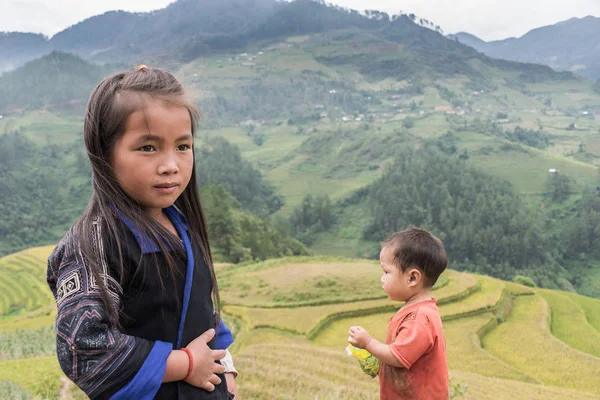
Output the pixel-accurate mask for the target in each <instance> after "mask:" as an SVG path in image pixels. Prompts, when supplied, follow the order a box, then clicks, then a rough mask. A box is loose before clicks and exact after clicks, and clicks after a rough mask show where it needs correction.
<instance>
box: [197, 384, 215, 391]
mask: <svg viewBox="0 0 600 400" xmlns="http://www.w3.org/2000/svg"><path fill="white" fill-rule="evenodd" d="M200 388H202V389H204V390H206V391H207V392H212V391H214V390H215V385H213V384H212V383H210V382H204V383H203V384H202V385H200Z"/></svg>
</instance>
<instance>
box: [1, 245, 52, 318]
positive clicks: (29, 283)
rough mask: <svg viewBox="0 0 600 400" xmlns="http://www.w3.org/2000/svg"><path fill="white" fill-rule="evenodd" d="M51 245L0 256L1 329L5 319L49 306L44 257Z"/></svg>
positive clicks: (49, 297) (50, 303)
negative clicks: (0, 275) (2, 276)
mask: <svg viewBox="0 0 600 400" xmlns="http://www.w3.org/2000/svg"><path fill="white" fill-rule="evenodd" d="M52 249H53V246H44V247H38V248H32V249H28V250H24V251H22V252H19V253H15V254H11V255H8V256H5V257H2V258H0V273H1V274H4V278H3V279H2V280H1V281H0V289H2V290H1V291H0V329H1V327H2V323H3V322H5V321H6V320H12V319H14V318H17V317H23V316H24V315H27V314H30V313H32V312H34V311H36V310H39V309H41V308H45V307H48V306H49V305H52V304H53V302H54V300H53V297H52V294H51V292H50V289H49V288H48V285H47V283H46V279H45V277H46V266H47V261H46V259H47V257H48V255H49V254H50V252H51V251H52Z"/></svg>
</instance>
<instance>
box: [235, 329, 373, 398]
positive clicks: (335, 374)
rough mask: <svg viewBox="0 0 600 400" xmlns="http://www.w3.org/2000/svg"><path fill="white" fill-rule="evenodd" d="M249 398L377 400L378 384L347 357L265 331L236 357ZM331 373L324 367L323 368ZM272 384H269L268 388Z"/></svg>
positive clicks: (243, 392) (244, 392)
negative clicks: (242, 372)
mask: <svg viewBox="0 0 600 400" xmlns="http://www.w3.org/2000/svg"><path fill="white" fill-rule="evenodd" d="M235 362H236V368H238V369H240V370H242V371H245V372H244V374H240V377H239V378H238V379H239V380H238V385H239V388H240V389H239V391H240V396H242V397H243V398H245V399H256V400H258V399H265V400H267V399H268V400H271V399H282V400H284V399H285V400H287V399H298V400H303V399H306V400H309V399H310V400H312V399H317V398H318V399H329V400H334V399H357V400H358V399H365V400H366V399H373V400H375V399H377V398H378V397H379V394H378V387H377V382H376V380H373V379H371V378H368V377H367V376H366V375H364V374H363V373H362V371H361V370H360V367H359V366H358V364H357V363H356V362H355V361H354V360H353V359H351V358H350V357H348V356H347V355H346V354H345V352H344V351H343V349H342V350H340V351H332V350H327V349H320V348H318V347H315V346H313V345H312V344H311V343H310V342H308V341H307V340H306V339H305V338H302V337H298V336H292V335H286V334H283V333H281V332H277V331H273V330H268V329H260V330H256V331H254V332H253V340H252V342H250V344H249V345H248V346H247V347H244V348H243V349H241V350H240V352H239V353H237V354H236V355H235ZM325 365H326V366H327V367H326V368H323V367H324V366H325ZM265 382H268V384H265Z"/></svg>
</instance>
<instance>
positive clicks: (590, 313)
mask: <svg viewBox="0 0 600 400" xmlns="http://www.w3.org/2000/svg"><path fill="white" fill-rule="evenodd" d="M566 296H567V297H570V298H571V300H572V301H574V302H575V303H577V304H578V305H579V306H580V307H581V308H582V309H583V311H584V312H585V317H586V320H587V322H588V323H589V324H590V325H591V326H592V327H593V328H594V329H596V330H597V331H598V332H600V300H598V299H592V298H589V297H584V296H580V295H577V294H574V293H566Z"/></svg>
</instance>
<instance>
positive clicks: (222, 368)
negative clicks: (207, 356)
mask: <svg viewBox="0 0 600 400" xmlns="http://www.w3.org/2000/svg"><path fill="white" fill-rule="evenodd" d="M213 372H214V373H215V374H224V373H225V366H223V365H221V364H217V363H215V367H214V368H213Z"/></svg>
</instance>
